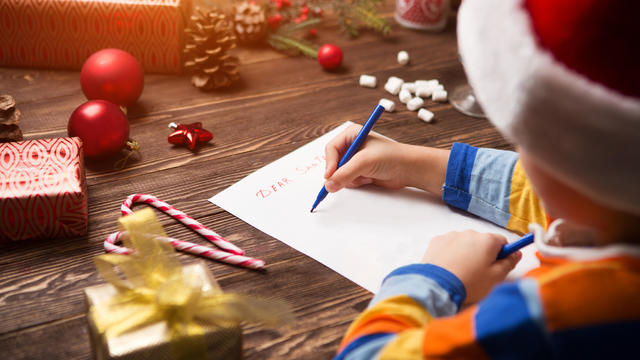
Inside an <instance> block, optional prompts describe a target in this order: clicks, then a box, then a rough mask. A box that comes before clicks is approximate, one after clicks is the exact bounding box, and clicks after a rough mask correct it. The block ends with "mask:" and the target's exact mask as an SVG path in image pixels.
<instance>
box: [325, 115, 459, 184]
mask: <svg viewBox="0 0 640 360" xmlns="http://www.w3.org/2000/svg"><path fill="white" fill-rule="evenodd" d="M361 128H362V126H360V125H351V126H350V127H348V128H347V129H345V130H344V131H343V132H342V133H340V134H339V135H338V136H336V137H335V138H334V139H333V140H331V141H330V142H329V143H328V144H327V146H326V148H325V157H326V161H327V164H326V169H325V174H324V177H325V179H327V181H326V182H325V188H326V189H327V191H328V192H336V191H338V190H340V189H342V188H345V187H350V188H353V187H358V186H361V185H365V184H375V185H379V186H382V187H385V188H390V189H400V188H403V187H405V186H415V187H418V188H421V189H423V190H426V191H430V192H433V193H436V194H437V193H439V192H441V186H442V184H443V182H444V174H445V172H446V164H447V160H448V158H449V151H448V150H440V149H433V148H427V147H423V146H413V145H407V144H402V143H398V142H395V141H392V140H389V139H387V138H384V137H382V136H380V135H378V134H375V133H370V134H369V136H368V137H367V139H366V141H365V142H364V144H363V145H362V147H361V148H360V151H358V152H357V153H356V154H355V155H354V156H353V157H352V158H351V160H349V161H348V162H347V163H346V164H344V165H343V166H342V167H341V168H340V169H337V167H338V162H339V161H340V159H341V158H342V156H343V155H344V153H345V152H346V151H347V149H348V148H349V146H350V145H351V143H352V142H353V140H354V139H355V138H356V136H357V135H358V132H359V131H360V129H361ZM336 169H337V170H336Z"/></svg>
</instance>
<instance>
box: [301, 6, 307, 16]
mask: <svg viewBox="0 0 640 360" xmlns="http://www.w3.org/2000/svg"><path fill="white" fill-rule="evenodd" d="M300 12H301V13H302V14H304V15H307V14H308V13H309V8H308V7H306V6H303V7H302V9H300Z"/></svg>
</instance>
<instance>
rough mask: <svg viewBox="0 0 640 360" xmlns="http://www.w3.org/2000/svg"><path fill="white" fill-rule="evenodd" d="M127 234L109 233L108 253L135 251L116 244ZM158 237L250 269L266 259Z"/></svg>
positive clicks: (262, 264)
mask: <svg viewBox="0 0 640 360" xmlns="http://www.w3.org/2000/svg"><path fill="white" fill-rule="evenodd" d="M126 236H128V234H127V232H126V231H118V232H115V233H113V234H111V235H109V236H108V237H107V239H106V240H105V241H104V249H105V250H106V251H107V252H108V253H115V254H122V255H129V254H133V253H135V250H133V249H129V248H126V247H121V246H118V245H115V244H116V243H118V242H120V241H122V239H123V238H125V237H126ZM156 239H158V240H161V241H167V242H169V243H170V244H171V245H173V247H174V248H176V249H178V250H180V251H184V252H188V253H192V254H196V255H200V256H203V257H206V258H209V259H213V260H217V261H222V262H225V263H228V264H232V265H237V266H242V267H246V268H249V269H256V270H258V269H262V268H263V267H264V261H262V260H260V259H255V258H251V257H247V256H242V255H235V254H231V253H228V252H226V251H222V250H216V249H214V248H211V247H208V246H202V245H198V244H194V243H190V242H188V241H182V240H178V239H174V238H170V237H164V236H157V237H156Z"/></svg>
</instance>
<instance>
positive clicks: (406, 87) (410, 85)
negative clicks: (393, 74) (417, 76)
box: [400, 82, 416, 94]
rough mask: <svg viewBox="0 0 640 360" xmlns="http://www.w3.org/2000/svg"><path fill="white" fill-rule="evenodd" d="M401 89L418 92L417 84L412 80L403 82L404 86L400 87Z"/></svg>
mask: <svg viewBox="0 0 640 360" xmlns="http://www.w3.org/2000/svg"><path fill="white" fill-rule="evenodd" d="M400 90H401V91H402V90H409V92H410V93H412V94H413V93H415V92H416V84H415V83H412V82H406V83H404V84H402V87H401V88H400Z"/></svg>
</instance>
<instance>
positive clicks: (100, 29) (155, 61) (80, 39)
mask: <svg viewBox="0 0 640 360" xmlns="http://www.w3.org/2000/svg"><path fill="white" fill-rule="evenodd" d="M190 11H191V2H190V0H93V1H88V0H0V66H3V65H4V66H18V67H40V68H48V69H80V68H81V67H82V64H83V63H84V61H85V60H86V59H87V58H88V57H89V56H90V55H91V54H92V53H94V52H96V51H98V50H101V49H104V48H118V49H122V50H125V51H128V52H129V53H131V54H132V55H133V56H135V57H136V59H138V61H140V63H141V64H142V66H143V67H144V69H145V71H146V72H159V73H178V72H180V70H181V65H182V62H181V54H182V47H183V44H184V41H183V32H184V27H185V24H186V23H187V21H188V19H189V14H190Z"/></svg>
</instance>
